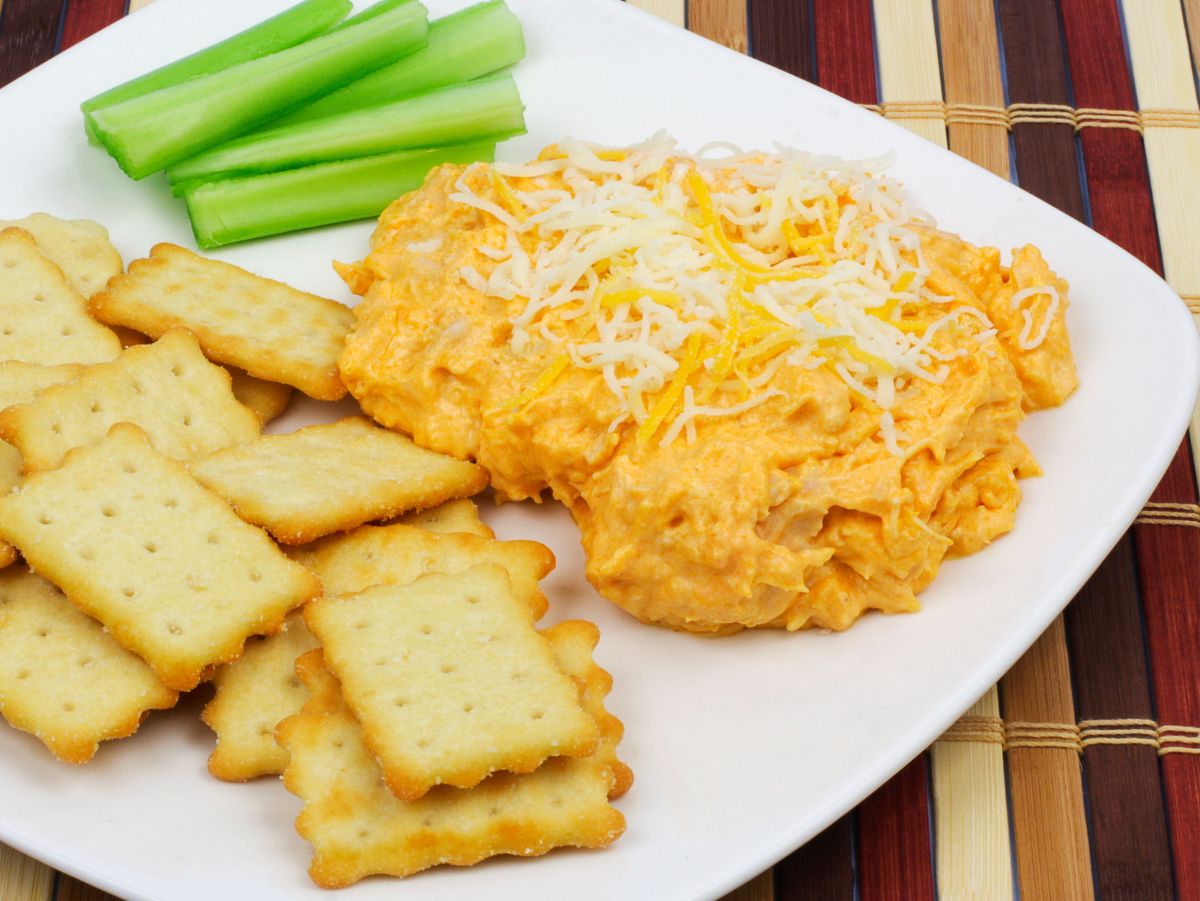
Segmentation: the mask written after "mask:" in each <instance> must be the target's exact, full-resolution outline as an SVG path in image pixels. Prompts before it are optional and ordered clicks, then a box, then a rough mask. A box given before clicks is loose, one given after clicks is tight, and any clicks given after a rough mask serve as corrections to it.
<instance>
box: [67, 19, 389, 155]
mask: <svg viewBox="0 0 1200 901" xmlns="http://www.w3.org/2000/svg"><path fill="white" fill-rule="evenodd" d="M404 2H408V0H404ZM351 6H352V4H351V3H350V0H303V2H302V3H297V4H296V5H295V6H293V7H291V8H290V9H285V10H284V11H283V12H281V13H280V14H279V15H277V16H272V17H271V18H270V19H267V20H266V21H263V22H259V23H258V24H257V25H254V26H251V27H250V28H247V29H246V30H245V31H240V32H238V33H237V34H235V35H233V37H230V38H226V39H225V40H223V41H221V42H220V43H218V44H213V45H212V46H211V47H206V48H205V49H203V50H199V51H197V52H196V53H193V54H192V55H191V56H185V57H184V58H183V59H178V60H176V61H175V62H173V63H168V64H167V65H165V66H161V67H160V68H158V69H155V70H154V71H152V72H147V73H146V74H145V75H141V76H139V77H137V78H134V79H132V80H130V81H126V82H124V83H123V84H119V85H117V86H116V87H113V88H109V89H108V90H107V91H104V92H103V93H101V94H97V95H96V96H95V97H92V98H91V99H90V100H85V101H84V102H83V104H82V105H81V106H80V109H82V110H83V111H84V113H89V112H91V111H93V110H98V109H100V108H101V107H105V106H112V105H113V104H114V103H120V102H121V101H123V100H132V99H133V98H134V97H141V96H143V95H145V94H149V93H152V92H153V91H157V90H161V89H162V88H168V87H171V86H172V85H176V84H180V83H181V82H184V81H187V80H189V79H192V78H196V77H198V76H200V75H210V74H211V73H213V72H219V71H221V70H222V69H228V68H229V67H230V66H233V65H236V64H238V63H241V62H245V61H246V60H251V59H258V57H260V56H266V55H267V54H270V53H275V52H277V51H279V50H286V49H287V48H288V47H294V46H295V45H297V44H300V43H303V42H304V41H307V40H308V39H309V38H311V37H314V36H315V35H318V34H321V33H322V32H324V31H326V30H328V29H329V28H330V27H332V26H333V25H336V24H337V23H338V22H339V21H341V20H342V19H343V18H345V16H346V13H348V12H350V8H351ZM84 123H85V125H87V130H88V136H89V137H90V138H94V137H95V136H94V135H93V134H92V130H91V127H90V124H88V120H87V118H86V117H85V118H84Z"/></svg>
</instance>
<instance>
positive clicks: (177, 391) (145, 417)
mask: <svg viewBox="0 0 1200 901" xmlns="http://www.w3.org/2000/svg"><path fill="white" fill-rule="evenodd" d="M118 422H131V423H133V424H134V425H136V426H138V427H140V428H141V429H142V430H143V431H145V432H146V434H147V435H149V436H150V440H151V441H153V442H154V446H155V447H156V448H158V450H160V451H161V452H162V453H164V454H166V455H167V456H168V457H173V458H175V459H177V460H186V459H190V458H192V457H197V456H201V455H203V454H208V453H211V452H212V451H214V450H217V449H218V448H222V447H227V446H229V445H231V444H240V443H241V442H243V441H250V440H252V439H253V438H255V437H257V436H258V434H259V431H260V430H261V426H260V425H259V422H258V417H257V416H255V415H254V414H253V413H252V412H250V410H248V409H246V407H244V406H242V405H241V404H240V403H238V402H237V400H236V399H235V398H234V396H233V391H232V390H230V386H229V373H227V372H226V371H225V370H224V369H222V368H221V367H220V366H216V365H214V364H212V363H210V362H208V360H206V359H204V355H203V354H202V353H201V352H200V346H199V345H198V344H197V343H196V339H195V338H193V337H192V336H191V335H190V334H188V333H187V332H186V331H184V330H183V329H176V330H174V331H171V332H168V333H167V334H165V335H163V336H162V337H161V338H160V339H159V340H158V341H156V342H154V343H153V344H147V345H144V346H141V347H131V348H129V349H128V350H126V351H125V352H124V353H122V354H121V356H120V357H118V358H117V359H116V360H114V361H113V362H111V363H102V364H98V365H95V366H90V367H88V369H87V370H86V371H84V372H83V373H82V374H81V375H80V376H79V378H78V379H76V380H75V381H73V382H70V383H67V384H64V385H57V386H55V387H53V388H48V389H46V390H45V391H43V392H42V393H41V394H39V395H38V397H37V399H36V400H34V401H33V402H31V403H28V404H21V405H19V406H16V407H11V408H9V409H8V410H5V411H4V412H3V413H0V438H4V439H5V440H7V441H9V442H11V443H12V444H14V445H16V447H17V449H18V450H19V451H20V452H21V456H22V457H23V458H24V461H25V471H26V472H37V471H39V470H43V469H53V468H54V467H55V466H58V465H59V464H60V463H61V462H62V460H63V457H64V456H66V453H67V451H69V450H70V449H71V448H73V447H79V446H81V445H86V444H95V443H96V442H97V441H99V440H100V439H101V438H103V437H104V435H105V434H106V433H107V432H108V429H109V428H110V427H111V426H112V425H114V424H115V423H118Z"/></svg>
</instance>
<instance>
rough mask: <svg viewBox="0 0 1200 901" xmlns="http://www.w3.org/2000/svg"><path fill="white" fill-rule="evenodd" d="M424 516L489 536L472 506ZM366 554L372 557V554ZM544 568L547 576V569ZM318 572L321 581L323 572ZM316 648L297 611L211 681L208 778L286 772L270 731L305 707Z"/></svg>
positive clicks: (427, 523) (435, 525)
mask: <svg viewBox="0 0 1200 901" xmlns="http://www.w3.org/2000/svg"><path fill="white" fill-rule="evenodd" d="M434 513H437V514H438V515H432V514H434ZM425 514H426V515H424V516H422V515H421V514H417V515H415V516H413V517H412V520H413V521H414V522H422V523H424V525H423V526H421V527H422V528H426V529H432V530H448V531H454V532H460V531H464V530H467V529H470V528H476V529H482V530H484V531H486V532H487V533H488V536H489V537H490V536H491V530H490V529H488V528H487V526H485V525H483V523H481V522H480V521H479V517H478V515H477V513H476V510H475V505H474V504H473V503H472V502H471V501H469V500H466V499H463V500H457V501H449V502H448V503H445V504H442V505H441V506H439V507H434V508H433V509H432V510H429V511H425ZM350 534H351V535H354V534H356V533H350ZM347 538H349V536H347ZM523 543H526V542H518V544H523ZM538 547H540V545H538ZM543 551H544V552H545V554H549V551H545V549H543ZM364 553H372V552H371V551H370V549H369V548H368V549H366V550H365V551H364ZM290 554H291V556H292V557H293V559H297V560H300V561H301V562H304V563H305V565H308V562H309V557H308V556H307V555H306V553H305V552H304V551H300V550H293V551H290ZM552 561H553V558H551V564H552ZM544 568H545V569H546V570H548V569H549V566H545V567H544ZM314 572H316V575H317V576H318V577H320V575H321V574H320V572H318V571H315V570H314ZM386 576H387V573H386V568H384V570H383V573H382V574H381V575H375V574H372V573H371V572H369V571H367V570H363V571H361V572H360V573H359V574H358V578H359V579H361V580H362V581H361V584H359V583H355V584H354V585H353V586H352V587H346V586H345V585H344V584H343V585H342V586H341V587H340V588H339V592H340V593H345V592H347V591H359V590H361V589H363V588H367V587H369V586H370V585H374V584H376V583H377V582H381V581H384V579H385V578H386ZM534 578H535V579H536V578H537V576H536V575H535V576H534ZM316 645H317V640H316V639H315V638H314V637H313V636H312V633H311V632H309V631H308V627H307V626H305V625H304V619H303V617H302V615H301V614H300V613H299V612H298V611H293V612H292V613H290V614H288V618H287V621H286V624H285V627H284V628H283V629H282V630H280V631H279V632H277V633H276V634H275V635H272V636H270V637H267V638H263V639H252V640H251V641H250V643H249V644H247V646H246V651H245V653H243V654H242V656H241V657H239V658H238V659H237V660H235V661H234V662H233V663H231V664H229V665H228V666H223V667H221V668H220V669H219V670H218V671H217V674H216V675H215V676H214V677H213V684H214V685H215V686H216V694H215V695H214V697H213V699H212V701H210V702H209V704H208V706H207V707H205V708H204V713H203V714H202V718H203V720H204V722H206V723H208V725H209V726H210V727H211V728H212V730H213V731H214V732H216V733H217V748H216V750H215V751H214V752H213V754H212V756H211V757H209V759H208V769H209V772H211V773H212V774H213V775H214V776H216V777H217V778H219V779H225V780H228V781H242V780H246V779H254V778H257V777H258V776H265V775H269V774H272V773H282V772H283V768H284V766H285V765H286V764H287V753H286V752H285V751H284V750H283V749H282V748H281V747H280V746H279V745H278V744H277V743H276V742H275V739H274V737H273V734H272V731H271V730H273V728H274V726H275V724H277V723H278V722H280V721H281V720H283V719H284V718H285V717H288V716H291V715H292V714H295V713H299V712H300V708H301V707H303V706H304V702H305V700H307V698H308V690H307V689H305V688H304V687H303V686H301V685H300V684H299V683H298V682H297V679H296V666H295V664H296V658H297V657H299V656H300V654H302V653H304V652H305V651H307V650H309V649H310V648H312V647H315V646H316Z"/></svg>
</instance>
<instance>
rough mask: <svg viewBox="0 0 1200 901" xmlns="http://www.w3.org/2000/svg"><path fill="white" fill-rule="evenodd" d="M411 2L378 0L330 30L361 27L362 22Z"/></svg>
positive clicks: (410, 0) (411, 0)
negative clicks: (354, 26)
mask: <svg viewBox="0 0 1200 901" xmlns="http://www.w3.org/2000/svg"><path fill="white" fill-rule="evenodd" d="M412 2H413V0H379V2H378V3H372V4H371V5H370V6H368V7H367V8H366V9H364V10H363V11H362V12H358V13H355V14H354V15H352V16H351V17H350V18H349V19H346V20H345V21H344V22H339V23H338V24H337V25H335V26H334V27H333V28H331V29H330V30H331V31H341V30H342V29H343V28H349V27H350V26H351V25H361V24H362V23H363V22H369V21H371V19H374V18H375V17H376V16H378V15H380V14H382V13H385V12H387V11H388V10H390V9H395V8H396V7H397V6H403V5H404V4H405V3H412Z"/></svg>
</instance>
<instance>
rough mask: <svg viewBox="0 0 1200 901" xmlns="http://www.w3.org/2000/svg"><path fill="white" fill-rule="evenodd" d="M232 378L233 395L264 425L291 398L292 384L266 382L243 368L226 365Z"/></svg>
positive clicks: (273, 417) (284, 408)
mask: <svg viewBox="0 0 1200 901" xmlns="http://www.w3.org/2000/svg"><path fill="white" fill-rule="evenodd" d="M225 368H226V369H228V370H229V376H230V378H231V379H232V380H233V396H234V397H236V398H237V399H238V401H239V402H240V403H242V404H243V405H244V406H247V407H249V408H250V409H251V410H253V411H254V413H255V415H256V416H258V421H259V422H261V423H262V424H263V425H266V424H267V423H268V422H270V421H271V420H273V419H275V418H277V417H278V416H279V415H280V414H281V413H282V412H283V411H284V410H286V409H287V405H288V402H289V401H290V400H291V399H292V386H291V385H281V384H279V383H278V382H266V381H263V380H262V379H256V378H255V377H254V376H252V375H249V374H248V373H247V372H246V371H245V370H244V369H238V368H237V367H236V366H226V367H225Z"/></svg>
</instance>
